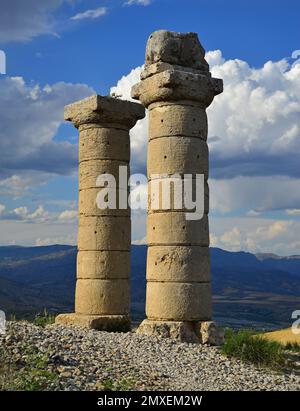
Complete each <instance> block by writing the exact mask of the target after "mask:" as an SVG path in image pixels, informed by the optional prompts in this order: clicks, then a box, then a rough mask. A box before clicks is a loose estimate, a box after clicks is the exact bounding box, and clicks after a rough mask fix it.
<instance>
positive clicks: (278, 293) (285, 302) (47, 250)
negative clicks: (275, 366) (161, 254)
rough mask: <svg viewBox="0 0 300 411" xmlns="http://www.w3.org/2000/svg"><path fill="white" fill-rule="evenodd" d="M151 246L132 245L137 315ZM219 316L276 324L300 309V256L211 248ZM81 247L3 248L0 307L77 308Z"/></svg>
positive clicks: (19, 310)
mask: <svg viewBox="0 0 300 411" xmlns="http://www.w3.org/2000/svg"><path fill="white" fill-rule="evenodd" d="M146 253H147V248H146V246H132V316H133V318H134V319H135V320H139V319H142V318H144V317H145V314H144V301H145V288H146V280H145V271H146V268H145V267H146ZM211 261H212V283H213V301H214V316H215V319H216V320H217V321H218V322H220V323H222V324H224V325H230V326H236V327H240V326H243V327H245V326H251V327H258V328H270V329H271V328H276V327H278V326H288V325H290V323H291V313H292V311H294V310H297V309H300V256H291V257H279V256H276V255H273V254H258V255H254V254H251V253H246V252H228V251H224V250H221V249H218V248H211ZM75 272H76V247H72V246H63V245H53V246H47V247H17V246H13V247H10V246H9V247H0V309H1V310H4V311H5V312H6V313H7V314H8V315H10V314H15V315H16V316H17V318H29V317H32V316H34V315H35V314H36V313H38V312H40V311H42V310H43V308H45V307H46V308H47V309H48V310H49V311H50V312H53V313H58V312H64V311H66V312H68V311H69V312H70V311H73V304H74V290H75Z"/></svg>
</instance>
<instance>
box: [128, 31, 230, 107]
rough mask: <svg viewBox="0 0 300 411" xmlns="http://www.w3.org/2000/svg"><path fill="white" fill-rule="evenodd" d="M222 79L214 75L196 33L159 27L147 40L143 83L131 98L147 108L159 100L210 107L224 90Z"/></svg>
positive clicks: (135, 88)
mask: <svg viewBox="0 0 300 411" xmlns="http://www.w3.org/2000/svg"><path fill="white" fill-rule="evenodd" d="M222 91H223V82H222V80H221V79H216V78H212V77H211V74H210V72H209V65H208V63H207V62H206V60H205V50H204V48H203V47H202V45H201V44H200V41H199V39H198V36H197V34H196V33H176V32H173V31H167V30H158V31H155V32H154V33H152V34H151V36H150V37H149V39H148V42H147V49H146V61H145V66H144V70H143V72H142V73H141V82H140V83H138V84H136V85H135V86H133V88H132V97H133V98H134V99H136V100H139V101H141V103H142V104H143V105H144V106H145V107H148V106H149V105H150V104H152V103H155V102H160V101H182V100H183V101H185V100H189V101H196V102H197V103H198V105H200V106H202V108H206V107H208V106H209V105H210V104H211V102H212V101H213V99H214V96H216V95H217V94H220V93H222Z"/></svg>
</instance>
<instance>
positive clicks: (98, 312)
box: [56, 95, 145, 331]
mask: <svg viewBox="0 0 300 411" xmlns="http://www.w3.org/2000/svg"><path fill="white" fill-rule="evenodd" d="M144 112H145V110H144V108H143V107H142V105H140V104H137V103H132V102H129V101H123V100H119V99H115V98H111V97H101V96H98V95H95V96H92V97H89V98H86V99H84V100H81V101H78V102H76V103H74V104H71V105H69V106H66V107H65V120H67V121H72V122H73V124H74V125H75V127H76V128H78V129H79V202H78V203H79V228H78V256H77V283H76V296H75V313H72V314H61V315H59V316H58V317H57V319H56V322H57V323H61V324H71V325H80V326H84V327H88V328H95V329H99V330H107V331H126V330H129V329H130V279H129V276H130V246H131V222H130V209H129V207H128V202H127V199H128V176H129V160H130V140H129V130H130V129H131V128H132V127H133V126H134V125H135V124H136V122H137V120H139V119H141V118H143V117H144V115H145V113H144ZM120 166H122V167H123V169H124V170H125V184H124V182H123V185H122V182H121V181H119V170H120ZM103 174H110V175H113V176H114V177H115V180H116V188H117V194H116V199H117V204H116V206H117V208H116V209H111V208H99V201H97V199H98V200H99V197H98V195H101V190H106V192H107V190H108V189H107V188H105V187H102V188H101V187H99V180H98V182H97V178H98V177H99V176H100V175H103ZM119 189H120V190H119ZM110 190H114V188H113V187H112V188H111V189H110ZM110 194H112V196H113V195H114V194H113V192H112V191H111V192H109V193H108V195H110ZM104 197H105V196H104ZM119 197H123V198H124V197H125V201H126V202H127V203H126V204H127V208H126V209H124V208H123V209H122V208H121V207H120V206H119V202H118V200H119ZM111 198H112V197H111ZM100 206H101V204H100Z"/></svg>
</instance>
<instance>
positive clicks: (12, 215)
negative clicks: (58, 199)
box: [0, 205, 51, 223]
mask: <svg viewBox="0 0 300 411" xmlns="http://www.w3.org/2000/svg"><path fill="white" fill-rule="evenodd" d="M4 210H5V208H4V209H3V210H2V213H0V219H1V220H15V221H26V222H32V223H44V222H46V221H48V220H50V218H51V217H50V214H49V212H48V211H46V210H45V209H44V207H43V206H42V205H40V206H38V207H37V208H36V209H35V210H34V211H29V210H28V208H27V207H26V206H21V207H17V208H15V209H13V210H11V211H6V212H4ZM0 211H1V207H0Z"/></svg>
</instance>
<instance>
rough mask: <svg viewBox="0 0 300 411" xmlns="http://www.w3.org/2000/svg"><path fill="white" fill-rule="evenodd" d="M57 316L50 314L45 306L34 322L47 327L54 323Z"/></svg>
mask: <svg viewBox="0 0 300 411" xmlns="http://www.w3.org/2000/svg"><path fill="white" fill-rule="evenodd" d="M54 322H55V316H54V315H52V314H50V313H49V312H48V310H47V309H46V308H45V309H44V311H43V313H42V314H38V315H37V316H36V317H35V319H34V320H33V324H34V325H37V326H39V327H45V326H46V325H48V324H54Z"/></svg>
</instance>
